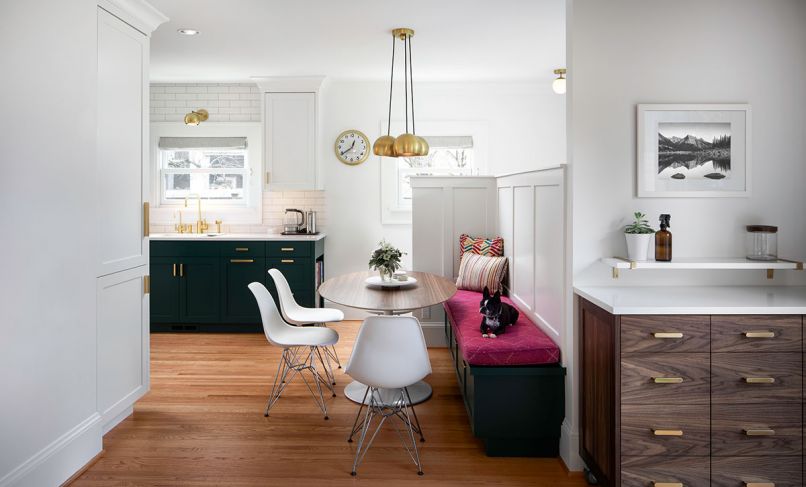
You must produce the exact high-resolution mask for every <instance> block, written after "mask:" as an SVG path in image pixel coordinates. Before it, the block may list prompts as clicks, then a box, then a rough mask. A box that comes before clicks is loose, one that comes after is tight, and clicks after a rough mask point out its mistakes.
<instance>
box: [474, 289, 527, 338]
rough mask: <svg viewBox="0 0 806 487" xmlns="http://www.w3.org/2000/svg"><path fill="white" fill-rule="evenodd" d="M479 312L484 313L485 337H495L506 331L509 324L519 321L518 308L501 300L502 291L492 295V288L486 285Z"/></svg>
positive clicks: (483, 332) (483, 326)
mask: <svg viewBox="0 0 806 487" xmlns="http://www.w3.org/2000/svg"><path fill="white" fill-rule="evenodd" d="M479 313H481V314H482V318H481V336H482V337H484V338H495V337H496V336H498V335H500V334H502V333H504V330H505V329H506V327H507V326H512V325H514V324H515V322H516V321H518V310H517V309H515V307H514V306H512V305H509V304H507V303H502V302H501V291H496V292H495V294H493V295H492V296H491V295H490V289H489V288H488V287H486V286H485V287H484V295H483V297H482V298H481V303H479Z"/></svg>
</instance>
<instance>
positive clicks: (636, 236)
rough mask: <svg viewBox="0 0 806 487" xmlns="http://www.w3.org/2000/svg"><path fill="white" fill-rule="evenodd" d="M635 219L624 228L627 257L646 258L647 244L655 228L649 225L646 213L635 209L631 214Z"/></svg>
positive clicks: (632, 258) (647, 253)
mask: <svg viewBox="0 0 806 487" xmlns="http://www.w3.org/2000/svg"><path fill="white" fill-rule="evenodd" d="M633 217H634V218H635V221H633V222H632V223H631V224H629V225H627V226H626V227H625V228H624V236H625V237H626V238H627V258H628V259H630V260H633V261H638V260H648V255H649V244H650V241H651V240H652V235H653V234H654V233H655V230H653V229H652V227H650V226H649V222H648V221H647V220H646V215H644V214H643V213H641V212H640V211H637V212H635V213H634V214H633Z"/></svg>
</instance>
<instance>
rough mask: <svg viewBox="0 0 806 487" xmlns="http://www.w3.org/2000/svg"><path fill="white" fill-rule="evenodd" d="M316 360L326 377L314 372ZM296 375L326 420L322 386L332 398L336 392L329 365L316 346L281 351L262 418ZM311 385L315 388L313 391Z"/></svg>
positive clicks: (267, 413)
mask: <svg viewBox="0 0 806 487" xmlns="http://www.w3.org/2000/svg"><path fill="white" fill-rule="evenodd" d="M317 359H318V360H319V362H320V363H321V364H322V367H323V369H324V371H325V375H326V377H322V375H321V374H320V373H319V372H318V371H317V370H316V363H315V362H316V360H317ZM305 371H308V372H310V374H311V379H310V380H309V379H308V378H307V377H306V376H305V374H304V373H303V372H305ZM297 375H299V377H301V378H302V380H303V382H305V385H306V386H307V387H308V390H309V391H310V393H311V395H312V396H313V399H314V401H315V402H316V405H317V406H319V409H320V410H321V411H322V413H323V414H324V415H325V419H328V415H327V404H326V403H325V397H324V395H323V394H322V386H323V385H324V386H325V388H326V389H327V390H329V391H330V392H331V393H332V395H333V397H335V396H336V390H335V389H334V388H333V385H332V372H331V371H329V364H326V361H325V360H323V359H322V352H321V350H320V347H317V346H298V347H288V348H284V349H283V354H282V356H281V357H280V364H279V365H278V366H277V375H275V377H274V383H273V384H272V388H271V392H269V399H268V402H267V403H266V410H265V412H264V413H263V416H268V415H269V411H271V408H272V407H273V406H274V404H275V403H277V401H278V400H279V399H280V396H281V395H282V393H283V391H284V390H285V388H286V386H287V385H288V384H289V383H290V382H291V381H292V380H293V379H294V377H296V376H297ZM311 383H313V385H315V386H316V390H315V391H314V387H313V386H312V385H311Z"/></svg>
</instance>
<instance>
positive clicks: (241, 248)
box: [235, 247, 249, 252]
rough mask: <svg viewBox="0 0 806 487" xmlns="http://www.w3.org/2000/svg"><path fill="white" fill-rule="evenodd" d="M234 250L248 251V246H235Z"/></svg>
mask: <svg viewBox="0 0 806 487" xmlns="http://www.w3.org/2000/svg"><path fill="white" fill-rule="evenodd" d="M235 251H236V252H249V247H235Z"/></svg>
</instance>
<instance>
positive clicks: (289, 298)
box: [269, 269, 344, 385]
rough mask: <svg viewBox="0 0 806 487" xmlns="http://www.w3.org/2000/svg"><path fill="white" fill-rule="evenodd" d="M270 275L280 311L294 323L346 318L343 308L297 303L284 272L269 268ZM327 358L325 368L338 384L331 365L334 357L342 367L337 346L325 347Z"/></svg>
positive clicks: (287, 319) (320, 322)
mask: <svg viewBox="0 0 806 487" xmlns="http://www.w3.org/2000/svg"><path fill="white" fill-rule="evenodd" d="M269 275H270V276H271V278H272V280H274V287H276V288H277V297H278V298H279V301H280V312H281V313H282V314H283V318H284V319H285V320H286V321H287V322H288V323H291V324H292V325H300V326H302V325H317V326H326V325H325V324H326V323H328V322H334V321H342V320H344V313H343V312H342V311H341V310H338V309H333V308H304V307H302V306H300V305H299V304H297V301H296V300H295V299H294V293H292V292H291V286H289V285H288V281H287V280H286V278H285V276H284V275H283V273H282V272H280V271H279V270H277V269H269ZM324 352H325V359H326V361H327V364H326V367H325V370H326V372H327V374H328V378H329V379H330V382H331V384H332V385H336V379H335V376H334V375H333V370H332V368H331V367H330V359H331V358H332V359H333V360H334V361H335V362H336V365H337V366H338V368H341V361H339V356H338V354H337V353H336V349H335V347H325V348H324Z"/></svg>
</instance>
